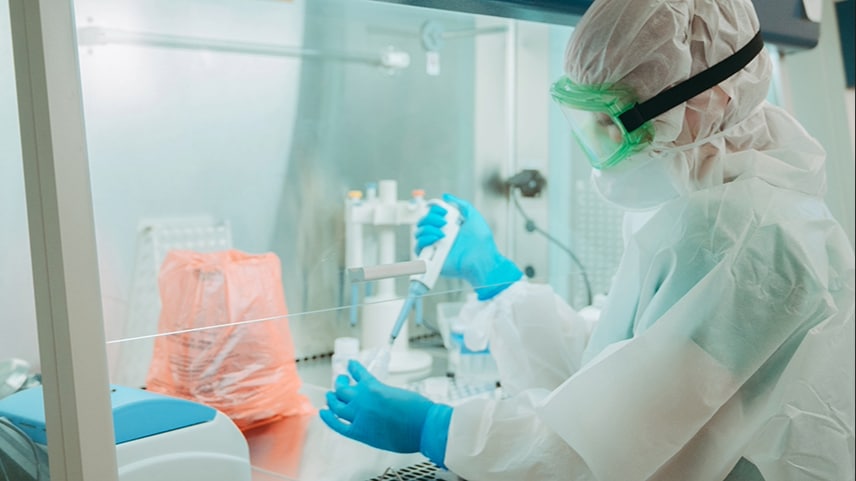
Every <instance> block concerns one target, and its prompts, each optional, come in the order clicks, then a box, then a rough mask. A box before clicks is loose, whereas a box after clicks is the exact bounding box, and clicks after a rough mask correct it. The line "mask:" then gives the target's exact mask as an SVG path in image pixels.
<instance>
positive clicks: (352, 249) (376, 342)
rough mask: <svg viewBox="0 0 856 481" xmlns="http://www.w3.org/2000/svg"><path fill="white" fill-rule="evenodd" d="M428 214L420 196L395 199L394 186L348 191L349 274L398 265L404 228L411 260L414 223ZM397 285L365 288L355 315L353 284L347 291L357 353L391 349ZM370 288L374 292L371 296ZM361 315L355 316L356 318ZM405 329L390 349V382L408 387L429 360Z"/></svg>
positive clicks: (382, 282) (390, 281)
mask: <svg viewBox="0 0 856 481" xmlns="http://www.w3.org/2000/svg"><path fill="white" fill-rule="evenodd" d="M425 213H427V206H426V205H425V199H424V193H423V192H422V191H418V190H417V191H414V192H413V195H412V197H411V198H410V199H406V200H399V199H398V185H397V182H396V181H395V180H381V181H379V182H378V183H377V187H376V188H375V187H373V186H369V187H368V188H367V189H366V194H365V196H363V195H362V192H360V191H351V192H349V193H348V198H347V199H346V200H345V264H346V267H347V268H357V267H363V266H367V265H391V264H395V263H396V245H395V244H396V242H395V240H396V234H397V233H398V232H399V230H400V229H402V228H407V229H408V233H409V234H410V236H409V237H410V239H411V241H410V242H411V245H410V246H409V249H408V251H409V252H410V253H411V254H410V255H411V257H410V259H408V260H411V259H415V255H414V254H413V247H414V242H415V240H414V236H413V234H414V232H415V229H416V223H417V222H418V221H419V219H420V218H422V216H424V215H425ZM395 284H396V279H395V278H394V277H389V278H382V279H378V280H377V281H374V283H371V284H368V283H367V284H366V285H365V287H366V289H365V290H366V295H365V296H364V298H363V301H362V305H361V307H360V308H359V309H358V308H357V306H358V305H360V303H359V299H358V297H359V292H358V287H357V284H352V286H353V289H351V297H352V299H351V320H350V322H351V325H355V324H357V321H359V326H360V329H361V330H360V347H361V349H362V350H363V352H368V351H371V350H375V349H382V348H389V336H390V333H391V331H392V327H393V325H394V324H395V321H396V319H397V317H398V314H399V312H400V311H401V307H402V305H403V303H404V295H401V294H398V293H396V285H395ZM369 286H371V287H372V288H373V292H370V291H369ZM358 311H359V313H358ZM409 344H410V343H409V340H408V329H407V324H405V325H404V327H403V328H402V329H401V332H400V334H399V336H398V338H397V339H396V340H395V342H394V343H393V345H392V347H391V348H390V349H391V351H390V360H389V381H390V382H392V383H396V381H401V382H406V381H409V380H411V378H413V377H415V376H419V375H423V374H426V373H427V372H428V371H430V368H431V356H430V354H428V353H426V352H424V351H419V350H413V349H410V345H409Z"/></svg>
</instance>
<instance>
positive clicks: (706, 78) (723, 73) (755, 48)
mask: <svg viewBox="0 0 856 481" xmlns="http://www.w3.org/2000/svg"><path fill="white" fill-rule="evenodd" d="M763 48H764V41H763V40H762V39H761V32H760V31H759V32H758V33H756V34H755V36H754V37H752V40H750V41H749V43H747V44H746V45H744V46H743V48H741V49H740V50H738V51H736V52H734V54H732V55H731V56H729V57H728V58H726V59H725V60H723V61H721V62H719V63H718V64H716V65H714V66H713V67H710V68H709V69H707V70H704V71H702V72H699V73H697V74H696V75H694V76H692V77H690V78H688V79H686V80H684V81H683V82H681V83H679V84H678V85H675V86H674V87H672V88H670V89H667V90H664V91H662V92H660V93H659V94H657V95H655V96H654V97H651V98H650V99H648V100H646V101H645V102H642V103H641V104H636V105H634V106H633V107H631V108H630V110H628V111H626V112H624V113H623V114H621V115H619V116H618V120H620V121H621V123H622V124H624V128H625V129H627V131H628V132H633V131H634V130H636V129H638V128H639V127H640V126H642V124H644V123H645V122H647V121H649V120H651V119H653V118H654V117H656V116H658V115H660V114H662V113H663V112H666V111H667V110H671V109H673V108H675V107H676V106H677V105H679V104H681V103H683V102H686V101H687V100H689V99H691V98H693V97H695V96H696V95H698V94H700V93H702V92H704V91H705V90H707V89H709V88H711V87H713V86H715V85H718V84H719V83H720V82H722V81H723V80H725V79H727V78H728V77H731V76H732V75H734V74H735V73H737V72H739V71H740V69H742V68H743V67H745V66H746V65H747V64H749V62H751V61H752V59H754V58H755V56H756V55H758V53H759V52H760V51H761V49H763Z"/></svg>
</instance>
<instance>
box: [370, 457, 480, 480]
mask: <svg viewBox="0 0 856 481" xmlns="http://www.w3.org/2000/svg"><path fill="white" fill-rule="evenodd" d="M436 480H444V481H445V480H448V481H458V480H460V481H465V480H463V479H462V478H459V477H457V476H455V475H453V474H451V473H449V472H447V471H445V470H442V469H440V468H439V467H437V465H436V464H434V463H432V462H431V461H425V462H423V463H419V464H414V465H412V466H407V467H404V468H398V469H393V468H389V469H387V470H386V472H384V473H383V474H382V475H380V476H378V477H376V478H371V479H370V480H368V481H436Z"/></svg>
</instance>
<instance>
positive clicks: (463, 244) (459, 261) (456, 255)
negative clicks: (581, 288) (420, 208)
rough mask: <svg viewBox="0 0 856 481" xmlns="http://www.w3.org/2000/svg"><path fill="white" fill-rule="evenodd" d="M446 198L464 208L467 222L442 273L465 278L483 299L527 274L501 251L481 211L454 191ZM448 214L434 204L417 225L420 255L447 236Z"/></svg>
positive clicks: (447, 258) (462, 226)
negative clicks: (453, 193)
mask: <svg viewBox="0 0 856 481" xmlns="http://www.w3.org/2000/svg"><path fill="white" fill-rule="evenodd" d="M443 200H444V201H445V202H446V203H449V204H452V205H454V206H456V207H457V208H458V210H460V211H461V216H462V217H463V218H464V223H463V224H462V225H461V230H460V232H458V238H457V239H455V244H454V245H453V246H452V250H451V251H449V256H448V257H446V262H445V263H443V270H442V271H440V273H441V274H442V275H444V276H446V277H457V278H460V279H464V280H465V281H467V282H468V283H469V284H470V285H471V286H473V288H474V289H475V291H476V294H478V298H479V300H482V301H484V300H487V299H490V298H492V297H493V296H495V295H497V294H499V293H500V292H502V291H503V290H505V288H506V287H508V286H509V285H511V283H513V282H515V281H517V280H519V279H520V278H521V277H522V276H523V273H522V272H521V271H520V269H518V268H517V266H516V265H514V263H513V262H511V261H510V260H508V258H506V257H505V256H503V255H502V254H500V253H499V250H498V249H497V248H496V242H494V240H493V233H492V232H491V230H490V227H488V225H487V222H485V220H484V217H482V215H481V214H480V213H479V211H478V210H476V208H475V207H473V206H472V205H470V204H469V203H468V202H466V201H464V200H461V199H458V198H457V197H454V196H452V195H450V194H443ZM445 215H446V209H444V208H443V207H440V206H438V205H431V207H430V208H429V209H428V213H427V214H425V216H424V217H423V218H422V219H420V220H419V222H418V223H417V224H416V227H417V228H416V254H417V255H418V254H419V253H420V252H421V251H422V249H424V248H425V247H427V246H429V245H431V244H433V243H435V242H437V241H438V240H440V239H442V238H443V237H444V236H445V233H444V232H443V226H444V225H446V218H445Z"/></svg>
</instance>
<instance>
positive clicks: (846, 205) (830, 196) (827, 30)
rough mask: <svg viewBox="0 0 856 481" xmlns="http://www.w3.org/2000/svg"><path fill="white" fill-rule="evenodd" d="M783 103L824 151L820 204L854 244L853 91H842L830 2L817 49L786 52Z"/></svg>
mask: <svg viewBox="0 0 856 481" xmlns="http://www.w3.org/2000/svg"><path fill="white" fill-rule="evenodd" d="M781 63H782V72H783V75H784V76H786V82H785V83H784V85H785V95H786V97H787V99H786V101H785V102H784V105H785V107H786V108H788V109H789V110H790V111H791V113H793V114H794V116H796V118H797V119H799V121H800V122H801V123H802V124H803V126H804V127H805V128H806V130H808V132H809V133H810V134H812V135H813V136H814V137H815V138H817V139H818V140H819V141H820V143H821V144H823V146H824V148H825V149H826V153H827V167H826V168H827V183H828V189H827V196H826V200H827V203H828V204H829V208H830V210H831V211H832V213H833V215H835V216H836V218H837V219H838V220H839V221H840V222H841V223H842V225H843V226H844V229H845V231H846V232H847V234H848V236H849V237H850V243H851V245H852V244H854V224H856V221H854V202H856V199H855V198H854V191H856V186H854V177H856V171H854V162H853V155H854V147H853V145H854V144H853V142H854V141H853V138H854V133H853V123H852V119H853V109H854V105H853V91H852V89H851V90H849V91H848V90H847V88H846V78H845V74H844V65H843V61H842V58H841V45H840V37H839V33H838V21H837V18H836V15H835V2H832V1H824V2H823V17H822V20H821V28H820V41H819V42H818V45H817V47H815V48H813V49H811V50H807V51H802V52H796V53H791V54H788V55H786V56H785V57H784V59H783V60H782V62H781Z"/></svg>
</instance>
